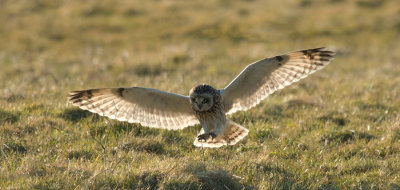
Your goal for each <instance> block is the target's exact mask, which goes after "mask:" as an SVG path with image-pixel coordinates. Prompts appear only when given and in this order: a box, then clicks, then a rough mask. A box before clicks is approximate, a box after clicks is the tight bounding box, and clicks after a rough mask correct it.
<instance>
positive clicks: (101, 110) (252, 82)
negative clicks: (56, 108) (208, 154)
mask: <svg viewBox="0 0 400 190" xmlns="http://www.w3.org/2000/svg"><path fill="white" fill-rule="evenodd" d="M334 55H335V53H334V52H333V51H329V50H327V49H326V48H316V49H307V50H302V51H296V52H291V53H287V54H284V55H278V56H275V57H269V58H265V59H262V60H259V61H256V62H254V63H252V64H250V65H248V66H247V67H246V68H245V69H244V70H243V71H242V72H241V73H240V74H239V75H238V76H237V77H236V78H235V79H233V81H232V82H231V83H229V84H228V85H227V86H226V87H225V88H223V89H216V88H214V87H212V86H210V85H208V84H201V85H198V86H196V87H194V88H192V89H191V90H190V92H189V96H183V95H178V94H174V93H169V92H165V91H161V90H157V89H152V88H144V87H130V88H102V89H89V90H81V91H73V92H70V94H69V96H68V99H69V102H70V103H72V104H73V105H75V106H78V107H79V108H81V109H84V110H88V111H90V112H93V113H97V114H99V115H101V116H107V117H109V118H111V119H116V120H119V121H127V122H129V123H140V124H141V125H142V126H147V127H153V128H162V129H168V130H171V129H172V130H178V129H183V128H185V127H188V126H193V125H197V124H200V125H201V126H202V128H201V130H200V132H199V133H198V136H197V138H195V140H194V145H195V146H197V147H221V146H224V145H234V144H236V143H237V142H239V141H240V140H242V139H243V138H244V137H246V136H247V134H248V132H249V130H248V129H246V128H245V127H243V126H241V125H240V124H238V123H235V122H233V121H232V120H230V119H228V118H227V115H230V114H233V113H235V112H237V111H245V110H248V109H250V108H252V107H254V106H256V105H257V104H258V103H260V101H261V100H263V99H265V98H267V97H268V96H269V95H270V94H272V93H274V92H275V91H277V90H279V89H282V88H284V87H285V86H288V85H290V84H292V83H294V82H297V81H298V80H300V79H302V78H305V77H306V76H307V75H309V74H311V73H314V72H315V71H317V70H319V69H322V68H323V67H324V66H325V65H327V64H329V63H330V61H331V60H332V59H333V56H334Z"/></svg>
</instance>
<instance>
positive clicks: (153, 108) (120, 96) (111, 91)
mask: <svg viewBox="0 0 400 190" xmlns="http://www.w3.org/2000/svg"><path fill="white" fill-rule="evenodd" d="M68 99H69V102H70V103H72V104H73V105H75V106H78V107H79V108H81V109H84V110H88V111H90V112H93V113H98V114H99V115H101V116H107V117H109V118H111V119H117V120H119V121H128V122H129V123H140V124H142V125H143V126H148V127H154V128H164V129H174V130H176V129H182V128H185V127H187V126H191V125H196V124H198V123H199V121H198V119H197V118H196V116H195V114H194V112H193V110H192V107H191V104H190V100H189V97H187V96H181V95H178V94H173V93H169V92H164V91H160V90H156V89H151V88H142V87H132V88H104V89H90V90H82V91H73V92H70V94H69V96H68Z"/></svg>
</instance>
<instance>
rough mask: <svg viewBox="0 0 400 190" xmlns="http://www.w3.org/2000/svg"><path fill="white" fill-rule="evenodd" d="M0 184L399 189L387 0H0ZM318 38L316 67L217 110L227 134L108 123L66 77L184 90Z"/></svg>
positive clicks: (396, 16) (399, 101) (398, 99)
mask: <svg viewBox="0 0 400 190" xmlns="http://www.w3.org/2000/svg"><path fill="white" fill-rule="evenodd" d="M0 23H2V24H1V27H0V68H1V69H0V158H1V159H0V189H75V188H76V189H100V188H104V189H109V188H112V189H129V188H132V189H199V188H202V189H242V188H244V189H399V188H400V182H399V181H400V162H399V160H400V93H399V92H400V85H399V84H400V75H399V73H400V67H399V65H400V54H399V52H400V27H399V26H400V7H399V6H398V1H397V0H384V1H382V0H356V1H351V0H321V1H310V0H302V1H258V0H243V1H227V0H211V1H199V0H196V1H159V0H151V1H113V0H101V1H97V0H96V1H94V0H92V1H85V2H83V1H67V0H58V1H54V0H35V1H33V0H18V1H12V0H2V1H0ZM320 46H328V47H329V48H331V49H333V50H335V51H337V56H336V59H335V60H334V61H333V62H332V63H331V64H330V65H328V66H327V67H326V68H325V69H323V70H321V71H319V72H317V73H316V74H313V75H312V76H309V77H308V78H306V79H304V80H302V81H300V82H299V83H296V84H294V85H291V86H289V87H287V88H285V89H283V90H281V91H279V92H277V93H275V94H273V95H272V96H270V97H269V98H268V99H267V100H265V101H263V102H262V103H261V104H260V105H258V106H257V107H256V108H253V109H251V110H249V111H247V112H239V113H236V114H234V115H233V116H232V117H231V118H232V120H234V121H235V122H238V123H240V124H241V125H243V126H245V127H247V128H249V129H250V133H249V135H248V137H246V139H245V140H244V141H242V142H241V143H239V144H237V145H235V146H230V147H223V148H220V149H201V148H195V147H194V146H193V145H192V143H193V140H194V138H195V136H196V134H197V131H198V130H199V129H200V126H195V127H189V128H186V129H184V130H181V131H166V130H159V129H149V128H146V127H142V126H140V125H138V124H127V123H123V122H118V121H111V120H108V119H106V118H103V117H99V116H97V115H94V114H91V113H89V112H86V111H82V110H79V109H77V108H75V107H73V106H71V105H70V104H67V94H68V92H69V91H71V90H79V89H87V88H100V87H120V86H144V87H152V88H157V89H161V90H166V91H170V92H174V93H179V94H184V95H187V94H188V93H189V90H190V88H192V87H193V86H195V85H196V84H199V83H209V84H211V85H213V86H214V87H217V88H222V87H224V86H225V85H227V84H228V83H229V82H230V81H231V80H232V79H233V78H234V77H235V76H236V75H237V74H238V73H239V72H240V71H241V70H242V69H243V68H244V67H245V66H246V65H247V64H249V63H251V62H253V61H256V60H258V59H261V58H264V57H268V56H274V55H277V54H280V53H285V52H288V51H294V50H299V49H306V48H314V47H320Z"/></svg>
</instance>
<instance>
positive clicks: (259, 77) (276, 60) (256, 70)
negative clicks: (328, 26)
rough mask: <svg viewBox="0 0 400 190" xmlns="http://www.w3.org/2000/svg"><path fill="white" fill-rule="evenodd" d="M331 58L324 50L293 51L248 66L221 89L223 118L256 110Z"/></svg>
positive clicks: (328, 52)
mask: <svg viewBox="0 0 400 190" xmlns="http://www.w3.org/2000/svg"><path fill="white" fill-rule="evenodd" d="M334 55H335V53H334V52H332V51H329V50H326V49H325V48H316V49H308V50H302V51H296V52H292V53H288V54H285V55H280V56H275V57H271V58H265V59H262V60H260V61H257V62H255V63H253V64H250V65H248V66H247V67H246V68H245V69H244V70H243V71H242V72H241V73H240V74H239V75H238V76H237V77H236V78H235V79H234V80H233V81H232V82H231V83H230V84H229V85H228V86H227V87H225V88H224V89H221V90H220V91H221V94H222V100H223V103H224V106H225V112H226V113H227V114H232V113H235V112H236V111H240V110H242V111H244V110H247V109H250V108H252V107H254V106H256V105H257V104H258V103H260V101H261V100H263V99H265V98H267V97H268V96H269V95H270V94H272V93H273V92H275V91H277V90H279V89H282V88H284V87H285V86H288V85H290V84H292V83H294V82H297V81H299V80H300V79H302V78H305V77H306V76H308V75H309V74H312V73H314V72H315V71H317V70H319V69H322V68H323V67H324V66H325V65H327V64H329V63H330V61H331V60H332V59H333V56H334Z"/></svg>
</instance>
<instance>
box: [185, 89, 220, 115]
mask: <svg viewBox="0 0 400 190" xmlns="http://www.w3.org/2000/svg"><path fill="white" fill-rule="evenodd" d="M217 93H218V91H217V90H216V89H215V88H213V87H211V86H210V85H207V84H201V85H198V86H196V87H194V88H192V89H191V90H190V95H189V96H190V102H191V103H192V107H193V109H194V110H195V111H200V112H202V111H207V110H209V109H211V108H212V107H213V105H214V103H215V100H216V99H215V96H216V94H217Z"/></svg>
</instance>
